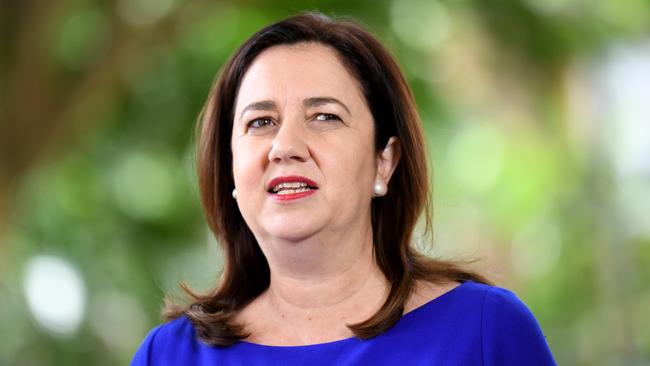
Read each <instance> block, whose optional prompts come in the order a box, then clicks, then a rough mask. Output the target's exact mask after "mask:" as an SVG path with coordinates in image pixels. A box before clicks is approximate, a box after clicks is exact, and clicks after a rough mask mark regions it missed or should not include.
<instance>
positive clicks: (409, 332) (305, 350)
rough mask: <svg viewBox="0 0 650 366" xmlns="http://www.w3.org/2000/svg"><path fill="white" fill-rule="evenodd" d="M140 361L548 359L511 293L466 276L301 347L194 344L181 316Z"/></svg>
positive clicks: (215, 365) (146, 347) (157, 332)
mask: <svg viewBox="0 0 650 366" xmlns="http://www.w3.org/2000/svg"><path fill="white" fill-rule="evenodd" d="M131 365H132V366H145V365H155V366H159V365H186V366H191V365H201V366H203V365H206V366H207V365H211V366H220V365H328V366H329V365H528V366H534V365H555V361H554V360H553V356H552V355H551V351H550V350H549V347H548V345H547V343H546V340H545V337H544V335H543V334H542V331H541V329H540V327H539V325H538V324H537V321H536V320H535V318H534V317H533V314H532V313H531V312H530V310H528V308H527V307H526V305H524V304H523V303H522V302H521V301H520V300H519V299H518V298H517V297H516V296H515V295H514V294H513V293H512V292H510V291H508V290H505V289H502V288H499V287H494V286H488V285H484V284H479V283H476V282H472V281H467V282H464V283H462V284H461V285H460V286H458V287H456V288H455V289H453V290H451V291H449V292H447V293H446V294H444V295H442V296H439V297H438V298H436V299H433V300H431V301H430V302H428V303H426V304H425V305H423V306H421V307H419V308H417V309H415V310H413V311H411V312H409V313H407V314H406V315H404V316H403V317H402V319H400V321H399V322H398V323H397V324H396V325H395V326H394V327H392V328H391V329H390V330H388V331H386V332H385V333H383V334H381V335H379V336H376V337H374V338H371V339H369V340H365V341H364V340H360V339H358V338H354V337H353V338H347V339H343V340H339V341H334V342H329V343H322V344H315V345H307V346H290V347H285V346H264V345H259V344H254V343H249V342H238V343H236V344H234V345H232V346H230V347H211V346H207V345H205V344H204V343H201V341H199V340H198V339H197V338H196V336H195V331H194V328H193V326H192V324H191V323H190V321H189V320H188V319H187V318H186V317H180V318H178V319H175V320H173V321H170V322H168V323H165V324H162V325H159V326H157V327H156V328H154V329H153V330H151V332H150V333H149V334H148V335H147V337H146V338H145V339H144V341H143V342H142V344H141V346H140V348H139V349H138V350H137V352H136V353H135V356H134V357H133V360H132V363H131Z"/></svg>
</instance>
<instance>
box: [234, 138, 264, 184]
mask: <svg viewBox="0 0 650 366" xmlns="http://www.w3.org/2000/svg"><path fill="white" fill-rule="evenodd" d="M248 145H249V144H245V143H240V144H237V145H234V146H233V150H232V156H233V165H232V169H233V177H234V179H235V186H236V187H241V188H242V189H245V188H246V187H249V186H251V185H252V184H258V183H259V182H260V179H261V177H262V175H263V172H264V165H263V164H264V160H265V155H264V153H263V152H262V151H261V149H259V147H258V148H257V149H256V148H255V147H254V146H248Z"/></svg>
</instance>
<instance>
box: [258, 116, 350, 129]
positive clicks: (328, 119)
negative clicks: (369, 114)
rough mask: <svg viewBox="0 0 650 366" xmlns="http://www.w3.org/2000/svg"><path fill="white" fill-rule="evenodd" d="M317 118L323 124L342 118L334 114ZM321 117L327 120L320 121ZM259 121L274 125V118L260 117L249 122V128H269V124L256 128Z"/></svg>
mask: <svg viewBox="0 0 650 366" xmlns="http://www.w3.org/2000/svg"><path fill="white" fill-rule="evenodd" d="M315 116H316V118H315V119H316V120H317V121H321V122H324V121H341V118H340V117H339V116H337V115H336V114H333V113H318V114H316V115H315ZM320 116H325V117H326V118H327V119H318V117H320ZM258 121H269V122H270V123H273V119H272V118H269V117H260V118H255V119H254V120H252V121H250V122H248V127H249V128H264V127H266V126H268V124H267V125H264V126H260V127H254V126H253V125H254V124H255V123H257V122H258Z"/></svg>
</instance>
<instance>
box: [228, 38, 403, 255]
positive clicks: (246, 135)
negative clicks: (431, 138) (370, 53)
mask: <svg viewBox="0 0 650 366" xmlns="http://www.w3.org/2000/svg"><path fill="white" fill-rule="evenodd" d="M335 52H336V51H334V50H333V49H332V48H329V47H327V46H324V45H321V44H318V43H300V44H297V45H282V46H275V47H272V48H269V49H267V50H265V51H264V52H262V53H261V54H260V55H259V56H258V57H257V58H256V59H255V61H254V62H253V63H252V64H251V66H250V68H249V69H248V71H247V72H246V74H245V75H244V78H243V80H242V83H241V86H240V89H239V94H238V96H237V102H236V105H235V114H234V121H233V133H232V140H231V148H232V155H233V175H234V180H235V187H236V189H237V196H238V197H237V204H238V205H239V209H240V211H241V213H242V215H243V217H244V219H245V220H246V223H247V224H248V226H249V227H250V229H251V230H252V232H253V233H254V235H255V236H256V238H257V239H258V241H260V242H261V241H264V240H265V239H273V238H277V239H284V240H291V241H299V240H302V239H305V238H308V237H310V236H312V235H314V234H319V233H329V234H333V235H336V234H339V235H345V233H349V232H350V230H354V228H368V227H369V226H370V201H371V199H372V194H373V185H374V182H375V180H376V179H382V180H383V181H384V182H385V183H388V181H387V179H385V178H386V177H385V175H386V174H385V173H386V169H384V168H382V166H383V165H382V164H385V162H384V163H382V160H383V159H381V158H380V157H381V156H378V155H376V153H375V150H374V126H373V118H372V115H371V112H370V110H369V109H368V107H367V105H366V102H365V99H364V97H363V95H362V92H361V89H360V87H359V85H358V82H357V81H356V79H355V78H354V77H353V76H352V75H351V74H350V73H349V72H348V71H347V69H346V68H345V67H344V66H343V64H342V63H341V61H339V59H338V58H337V55H336V53H335ZM378 164H379V168H380V169H379V171H378ZM388 170H389V171H390V172H391V173H392V169H388ZM389 176H390V173H389V174H388V177H389ZM277 178H279V180H278V179H277ZM283 181H285V182H284V183H285V184H284V185H278V184H277V183H281V182H283ZM364 225H366V226H364Z"/></svg>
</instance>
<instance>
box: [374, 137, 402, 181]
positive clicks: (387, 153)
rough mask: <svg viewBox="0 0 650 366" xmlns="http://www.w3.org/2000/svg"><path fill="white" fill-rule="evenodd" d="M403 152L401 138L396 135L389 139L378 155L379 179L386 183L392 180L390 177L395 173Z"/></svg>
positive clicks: (377, 178)
mask: <svg viewBox="0 0 650 366" xmlns="http://www.w3.org/2000/svg"><path fill="white" fill-rule="evenodd" d="M401 154H402V149H401V145H400V142H399V140H398V139H397V137H396V136H392V137H391V138H389V139H388V142H387V143H386V147H385V148H384V150H383V151H382V152H381V153H380V154H379V155H377V177H376V178H375V180H378V181H380V182H382V183H384V184H386V185H388V182H390V177H391V176H392V175H393V172H394V171H395V168H396V167H397V163H398V162H399V158H400V156H401Z"/></svg>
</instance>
